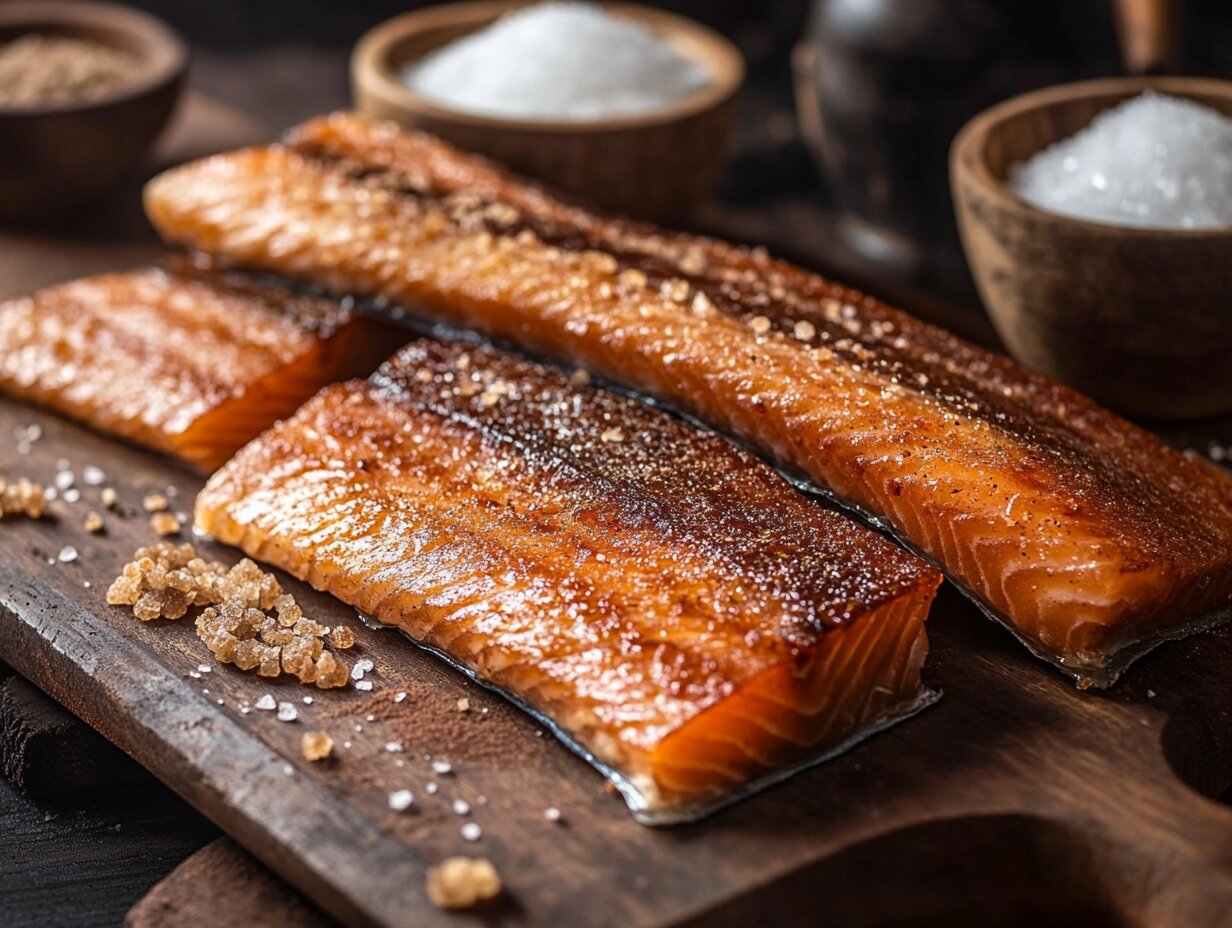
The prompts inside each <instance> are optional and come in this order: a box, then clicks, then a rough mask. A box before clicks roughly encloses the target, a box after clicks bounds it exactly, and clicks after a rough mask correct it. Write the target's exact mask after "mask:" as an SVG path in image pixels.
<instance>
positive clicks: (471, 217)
mask: <svg viewBox="0 0 1232 928" xmlns="http://www.w3.org/2000/svg"><path fill="white" fill-rule="evenodd" d="M146 203H147V210H148V213H149V215H150V217H151V218H152V220H153V221H154V223H155V225H156V226H157V227H158V228H159V229H160V230H161V232H162V233H163V235H164V236H165V237H167V238H168V239H170V240H172V241H175V242H181V243H184V244H187V245H190V246H192V247H194V248H198V249H201V250H204V251H207V252H210V253H213V254H217V255H221V256H223V257H224V258H226V259H227V260H230V261H233V262H236V263H238V264H242V265H247V266H253V267H258V268H263V269H268V270H272V271H277V272H279V273H284V274H287V275H290V276H294V277H302V278H307V279H310V280H313V281H317V282H320V283H323V284H325V285H326V286H328V287H330V288H333V289H335V290H339V291H343V292H348V293H354V294H362V295H369V296H378V297H381V298H383V299H386V300H389V301H392V302H394V303H397V304H400V305H403V306H407V307H410V308H411V309H413V310H415V311H419V312H422V313H425V314H428V315H429V316H431V317H432V318H435V319H438V320H444V321H447V322H448V323H451V324H453V325H457V326H464V327H470V328H474V329H477V330H480V331H482V332H484V333H486V334H488V335H489V336H491V337H494V338H496V339H499V340H506V341H510V342H514V343H517V344H519V345H521V346H523V347H525V348H527V349H529V350H532V351H535V352H540V353H543V354H547V355H552V356H555V357H559V358H565V359H568V360H569V361H570V362H571V363H577V364H581V365H584V366H585V367H587V368H589V369H590V370H591V371H593V372H596V373H598V374H600V375H601V376H603V377H605V378H608V379H610V380H612V381H615V382H618V383H620V384H623V385H625V386H627V387H630V388H633V389H635V390H638V391H642V392H643V393H645V394H648V395H651V396H654V397H657V398H658V399H660V400H663V401H666V402H668V403H670V404H671V405H674V406H675V407H677V408H678V409H680V410H682V411H684V412H686V413H688V414H690V415H692V416H694V417H696V418H698V419H700V420H702V421H705V422H706V423H708V424H710V425H711V426H713V427H715V428H717V429H719V430H721V431H724V432H727V433H729V434H731V435H734V436H736V437H738V438H740V439H742V440H744V441H745V442H747V443H749V444H750V445H751V446H753V447H754V448H756V449H757V450H758V451H760V452H761V453H762V454H764V455H765V456H766V457H768V458H770V459H772V460H774V461H775V462H776V463H778V464H779V465H780V466H781V467H783V468H784V470H786V471H788V472H790V473H792V474H794V475H796V476H798V477H800V478H803V479H805V480H807V481H808V482H810V483H811V484H813V485H815V486H816V487H818V488H820V489H821V490H823V491H824V492H826V493H828V494H830V495H831V496H832V497H833V498H835V499H837V500H838V501H840V502H842V503H844V504H845V505H847V506H849V507H852V508H854V509H856V510H858V511H860V512H863V513H865V514H866V515H867V516H868V517H870V518H871V519H873V520H875V521H876V523H877V524H879V525H881V526H883V527H885V528H886V529H888V530H889V531H891V532H893V533H894V534H895V535H896V536H897V537H898V538H899V539H900V540H902V541H903V542H904V543H906V544H907V545H909V546H910V547H911V548H912V549H913V550H915V551H917V552H920V553H922V554H924V555H925V556H927V557H928V558H930V559H931V560H933V561H934V562H935V563H937V564H939V565H941V566H942V567H943V568H944V570H945V571H946V572H947V573H948V575H949V576H950V578H951V579H952V580H953V581H954V582H955V583H956V584H958V585H959V586H960V587H961V588H962V589H964V590H965V591H966V592H967V593H968V594H969V595H971V596H972V597H973V598H974V599H975V600H976V601H977V602H978V603H979V604H980V605H981V606H982V607H983V608H984V609H985V611H987V612H988V613H989V614H990V615H992V616H993V617H995V618H997V619H999V620H1000V621H1002V622H1003V623H1004V624H1006V625H1007V626H1008V627H1009V628H1010V629H1011V630H1012V631H1014V632H1015V633H1016V634H1017V635H1018V636H1019V638H1020V639H1021V640H1023V641H1024V642H1025V643H1026V644H1027V645H1028V646H1029V647H1030V648H1031V649H1032V650H1033V651H1034V652H1035V653H1037V654H1038V655H1040V656H1042V657H1044V658H1046V659H1048V660H1051V661H1052V662H1054V663H1055V664H1056V665H1057V666H1059V667H1060V668H1061V669H1063V670H1065V671H1066V672H1068V673H1070V674H1072V675H1073V676H1075V677H1077V678H1078V679H1079V681H1080V683H1082V684H1083V685H1087V684H1091V683H1094V684H1096V685H1107V684H1109V683H1111V682H1112V681H1113V680H1114V679H1115V677H1116V676H1117V674H1118V673H1119V672H1120V671H1121V670H1122V669H1123V668H1124V666H1125V665H1126V664H1127V663H1128V662H1129V660H1130V659H1132V657H1134V656H1136V655H1137V654H1138V653H1140V652H1141V651H1142V650H1145V648H1146V647H1148V646H1149V644H1151V643H1153V642H1154V641H1157V640H1159V639H1161V638H1163V637H1169V636H1174V635H1177V634H1181V633H1183V632H1186V631H1190V630H1193V629H1195V628H1197V627H1201V626H1204V625H1206V624H1210V623H1213V622H1214V621H1218V620H1220V619H1222V618H1223V617H1225V616H1226V615H1227V613H1228V609H1229V605H1230V598H1232V480H1229V479H1228V478H1227V477H1226V476H1225V475H1223V474H1222V473H1221V472H1220V471H1219V470H1217V469H1216V468H1215V467H1213V466H1211V465H1209V464H1207V463H1205V462H1203V461H1201V460H1198V459H1196V458H1194V457H1190V456H1186V455H1183V454H1181V453H1179V452H1177V451H1174V450H1171V449H1169V448H1167V447H1165V446H1164V445H1163V444H1162V443H1161V442H1160V441H1159V440H1157V439H1156V438H1155V437H1154V436H1152V435H1150V434H1148V433H1147V432H1145V431H1143V430H1142V429H1139V428H1137V427H1135V426H1133V425H1131V424H1130V423H1128V422H1126V421H1125V420H1123V419H1120V418H1118V417H1117V416H1115V415H1112V414H1111V413H1109V412H1107V411H1105V410H1103V409H1101V408H1100V407H1098V406H1096V405H1095V404H1094V403H1093V402H1092V401H1090V400H1088V399H1086V398H1085V397H1083V396H1080V395H1078V394H1076V393H1075V392H1073V391H1072V390H1069V389H1067V388H1065V387H1063V386H1061V385H1059V384H1056V383H1053V382H1051V381H1049V380H1046V379H1044V378H1041V377H1038V376H1035V375H1032V374H1030V373H1028V372H1026V371H1024V370H1022V369H1021V368H1019V367H1017V366H1016V365H1015V364H1013V363H1012V362H1011V361H1009V360H1008V359H1006V358H1004V357H1002V356H1000V355H996V354H992V353H990V352H988V351H985V350H982V349H980V348H978V347H975V346H973V345H971V344H968V343H966V342H963V341H961V340H960V339H958V338H956V337H954V336H952V335H950V334H948V333H946V332H944V331H942V330H940V329H937V328H935V327H933V326H930V325H926V324H924V323H922V322H920V321H918V320H916V319H913V318H911V317H910V316H907V315H905V314H903V313H901V312H898V311H896V310H894V309H891V308H889V307H887V306H885V305H883V304H881V303H879V302H877V301H876V300H873V299H871V298H869V297H867V296H864V295H862V294H859V293H856V292H854V291H851V290H848V289H845V288H843V287H841V286H839V285H837V284H834V283H831V282H829V281H827V280H824V279H822V278H820V277H818V276H816V275H813V274H810V273H808V272H805V271H802V270H800V269H798V268H795V267H793V266H791V265H789V264H786V263H784V262H782V261H778V260H775V259H772V258H770V257H769V256H767V255H766V254H764V253H763V252H762V251H760V250H757V249H754V250H749V249H745V248H739V247H736V246H732V245H727V244H724V243H722V242H719V241H715V240H712V239H706V238H700V237H696V236H690V235H679V234H672V233H668V232H663V231H660V230H657V229H655V228H653V227H650V226H645V225H639V224H634V223H630V222H625V221H621V220H615V219H609V218H604V217H600V216H595V215H593V214H591V213H588V212H586V211H584V210H582V209H580V208H577V207H573V206H570V205H567V204H564V203H562V202H559V201H558V200H556V199H554V198H553V197H552V196H551V195H549V194H548V193H546V192H545V191H543V190H542V189H540V188H538V187H535V186H533V185H530V184H527V183H525V182H523V181H520V180H518V179H516V178H514V177H512V176H510V175H508V174H506V173H504V172H503V171H501V170H500V169H498V168H496V167H494V166H493V165H490V164H489V163H487V162H485V161H482V160H479V159H477V158H473V157H469V156H466V155H464V154H461V153H459V152H457V151H455V150H453V149H451V148H450V147H448V146H447V145H445V144H443V143H441V142H439V141H437V140H435V139H433V138H431V137H428V136H424V135H420V134H414V133H408V132H403V131H400V130H398V129H397V128H395V127H393V126H391V125H388V124H382V123H376V122H373V121H370V120H368V119H365V118H363V117H360V116H355V115H347V114H343V115H337V116H333V117H327V118H323V119H319V120H316V121H313V122H310V123H308V124H306V125H305V126H302V127H301V128H299V129H298V130H296V131H295V132H294V133H293V134H292V135H291V136H290V137H289V139H288V141H287V142H286V144H283V145H274V146H270V147H265V148H258V149H250V150H245V151H239V152H235V153H232V154H226V155H221V156H217V157H214V158H211V159H207V160H204V161H199V162H196V163H194V164H190V165H187V166H184V167H180V168H177V169H174V170H172V171H170V172H168V173H166V174H164V175H162V176H161V177H159V178H156V179H155V180H154V181H153V182H152V183H151V184H150V186H149V187H148V189H147V195H146Z"/></svg>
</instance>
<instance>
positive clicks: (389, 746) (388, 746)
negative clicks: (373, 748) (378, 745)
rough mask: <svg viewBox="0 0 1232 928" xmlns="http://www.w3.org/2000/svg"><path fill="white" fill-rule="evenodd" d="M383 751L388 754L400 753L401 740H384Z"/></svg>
mask: <svg viewBox="0 0 1232 928" xmlns="http://www.w3.org/2000/svg"><path fill="white" fill-rule="evenodd" d="M385 751H386V753H388V754H401V753H402V742H401V741H386V742H385Z"/></svg>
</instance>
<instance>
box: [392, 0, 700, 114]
mask: <svg viewBox="0 0 1232 928" xmlns="http://www.w3.org/2000/svg"><path fill="white" fill-rule="evenodd" d="M402 80H403V81H404V82H405V83H406V85H407V86H408V87H409V88H411V89H412V90H414V91H416V92H417V93H419V94H421V95H422V96H424V97H427V98H428V99H430V100H432V101H434V102H436V103H439V104H442V105H444V106H447V107H449V108H451V109H456V110H462V111H465V112H471V113H480V114H485V115H490V116H506V117H517V118H522V119H576V120H587V119H598V118H602V117H608V116H627V115H632V114H641V113H647V112H653V111H654V110H657V109H661V108H663V107H664V106H667V105H668V104H670V103H673V102H675V101H676V100H679V99H681V98H683V97H686V96H688V95H689V94H691V93H694V92H695V91H697V90H700V89H701V88H703V87H705V86H706V85H707V84H709V83H710V76H709V75H708V74H707V72H706V70H705V69H704V68H703V67H701V66H700V65H699V64H697V63H696V62H694V61H691V60H690V59H688V58H686V57H684V56H682V55H680V54H679V53H677V52H676V51H675V50H674V49H673V48H671V47H670V46H669V45H667V44H666V43H665V42H663V41H662V40H661V39H659V38H658V37H657V36H656V35H655V34H654V33H653V32H651V31H650V30H649V29H646V28H645V27H643V26H642V25H640V24H638V23H636V22H633V21H632V20H629V19H626V18H623V17H620V16H618V15H613V14H611V13H607V12H605V11H604V10H603V9H601V8H600V7H598V6H596V5H594V4H590V3H563V2H561V3H543V4H539V5H537V6H533V7H528V8H527V9H524V10H519V11H517V12H515V13H512V14H509V15H506V16H503V17H501V18H500V19H499V20H497V21H496V22H495V23H493V24H492V25H491V26H489V27H488V28H486V29H483V30H481V31H479V32H476V33H474V34H472V35H469V36H466V37H465V38H462V39H459V40H458V41H456V42H454V43H452V44H450V45H446V46H445V47H443V48H440V49H438V50H437V51H435V52H433V53H432V54H430V55H427V56H426V57H425V58H423V59H422V60H421V61H418V62H415V63H413V64H411V65H409V66H408V67H407V68H406V69H405V70H404V71H403V73H402Z"/></svg>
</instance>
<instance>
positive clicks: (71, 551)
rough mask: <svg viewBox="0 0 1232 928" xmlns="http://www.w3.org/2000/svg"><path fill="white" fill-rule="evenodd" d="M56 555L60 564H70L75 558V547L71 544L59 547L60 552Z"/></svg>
mask: <svg viewBox="0 0 1232 928" xmlns="http://www.w3.org/2000/svg"><path fill="white" fill-rule="evenodd" d="M58 556H59V559H60V563H61V564H71V563H72V562H73V561H75V560H77V549H76V548H74V547H73V546H72V545H65V546H64V547H63V548H61V549H60V554H59V555H58Z"/></svg>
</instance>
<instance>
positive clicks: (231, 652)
mask: <svg viewBox="0 0 1232 928" xmlns="http://www.w3.org/2000/svg"><path fill="white" fill-rule="evenodd" d="M107 602H109V603H110V604H112V605H113V606H132V607H133V615H135V616H136V617H137V618H139V619H141V620H142V621H143V622H148V621H151V620H153V619H158V618H166V619H178V618H182V617H183V616H184V615H186V614H187V612H188V610H189V609H190V608H192V607H194V606H205V607H207V608H205V609H204V611H203V612H201V614H200V615H199V616H198V617H197V621H196V629H197V637H199V638H200V639H201V640H202V641H203V642H205V645H206V647H208V648H209V649H210V652H211V653H212V654H213V655H214V656H215V657H216V658H218V660H219V661H221V662H222V663H224V664H235V666H237V667H239V668H240V669H241V670H252V669H254V668H255V669H256V671H257V673H258V674H260V675H261V676H263V677H276V676H278V675H279V674H281V673H288V674H291V675H292V676H294V677H296V678H297V679H298V680H299V681H300V682H301V683H315V684H316V686H317V687H318V688H319V689H331V688H335V687H342V686H346V685H347V681H348V680H349V679H350V668H349V667H348V666H347V665H346V664H345V663H343V662H342V661H340V660H338V658H337V657H336V656H335V655H334V653H333V652H332V651H327V650H326V649H325V645H326V643H328V644H329V645H330V646H331V647H333V648H335V649H337V650H345V649H346V648H349V647H351V646H352V645H353V644H354V643H355V635H354V633H353V632H352V631H351V630H350V629H348V628H346V627H344V626H341V625H339V626H338V627H336V628H333V629H331V628H329V627H328V626H326V625H321V624H319V623H317V622H314V621H312V620H311V619H308V618H306V617H305V616H304V613H303V610H302V609H300V607H299V606H298V605H297V604H296V602H295V598H294V597H293V596H291V595H290V594H288V593H284V592H283V590H282V586H281V585H280V584H279V583H278V579H277V578H276V577H275V576H274V575H273V574H271V573H267V572H265V571H263V570H262V569H261V568H260V567H258V566H257V565H256V564H255V563H253V562H252V561H250V560H248V559H247V558H245V559H244V560H242V561H240V562H239V563H238V564H236V565H235V566H234V567H232V568H230V569H228V568H226V567H225V566H224V565H222V564H220V563H218V562H216V561H206V560H204V559H203V558H200V557H198V556H197V552H196V551H195V550H194V548H193V546H192V545H189V544H184V545H174V544H171V543H169V542H160V543H159V544H156V545H150V546H149V547H146V548H140V549H138V550H137V552H136V554H134V555H133V560H132V561H130V562H129V563H128V564H126V565H124V571H123V573H122V574H121V575H120V576H119V577H117V578H116V580H115V582H114V583H112V584H111V588H110V589H109V590H108V591H107ZM271 613H273V614H271Z"/></svg>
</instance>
